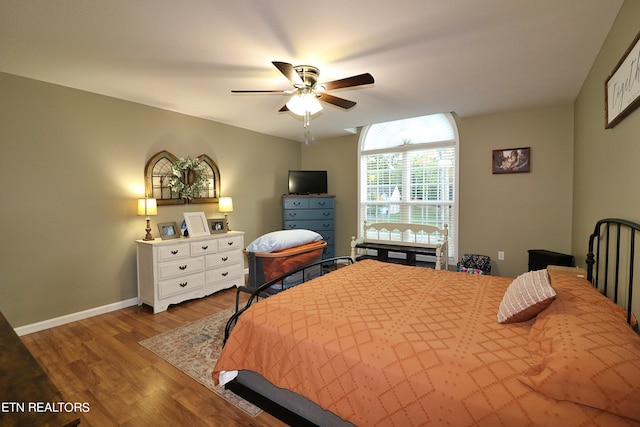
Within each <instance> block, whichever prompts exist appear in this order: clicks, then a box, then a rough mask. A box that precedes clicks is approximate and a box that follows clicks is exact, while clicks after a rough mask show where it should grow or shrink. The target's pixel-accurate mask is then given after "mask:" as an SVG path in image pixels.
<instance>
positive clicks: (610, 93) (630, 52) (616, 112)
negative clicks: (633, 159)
mask: <svg viewBox="0 0 640 427" xmlns="http://www.w3.org/2000/svg"><path fill="white" fill-rule="evenodd" d="M639 40H640V33H638V35H637V36H636V38H635V39H634V40H633V42H631V46H629V48H628V49H627V51H626V52H625V53H624V55H622V59H620V62H618V65H616V67H615V68H614V69H613V71H612V72H611V75H610V76H609V77H608V78H607V80H606V81H605V83H604V91H605V125H604V127H605V128H607V129H609V128H612V127H614V126H615V125H617V124H618V123H620V121H622V119H624V118H625V117H626V116H628V115H629V113H631V112H632V111H633V110H635V109H636V108H638V106H640V74H639V73H638V58H640V43H639V42H638V41H639Z"/></svg>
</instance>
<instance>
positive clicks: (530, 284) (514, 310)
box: [498, 270, 556, 323]
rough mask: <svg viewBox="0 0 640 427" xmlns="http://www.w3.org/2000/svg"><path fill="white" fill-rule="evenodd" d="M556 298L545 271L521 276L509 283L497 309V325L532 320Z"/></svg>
mask: <svg viewBox="0 0 640 427" xmlns="http://www.w3.org/2000/svg"><path fill="white" fill-rule="evenodd" d="M555 297H556V292H555V291H554V290H553V288H552V287H551V283H549V275H548V273H547V270H536V271H530V272H528V273H524V274H521V275H520V276H518V277H516V279H515V280H514V281H513V282H511V284H510V285H509V287H508V288H507V290H506V292H505V293H504V297H502V302H501V303H500V307H499V309H498V323H517V322H525V321H527V320H530V319H533V318H534V317H536V315H537V314H538V313H540V312H541V311H542V310H544V309H545V308H547V307H548V306H549V304H551V303H552V302H553V300H554V299H555Z"/></svg>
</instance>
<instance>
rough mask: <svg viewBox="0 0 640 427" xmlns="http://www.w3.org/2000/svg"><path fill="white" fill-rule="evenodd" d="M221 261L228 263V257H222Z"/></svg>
mask: <svg viewBox="0 0 640 427" xmlns="http://www.w3.org/2000/svg"><path fill="white" fill-rule="evenodd" d="M221 259H222V261H223V262H224V261H229V257H228V256H223V257H222V258H221Z"/></svg>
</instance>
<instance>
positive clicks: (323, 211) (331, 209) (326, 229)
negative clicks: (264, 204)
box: [282, 194, 336, 258]
mask: <svg viewBox="0 0 640 427" xmlns="http://www.w3.org/2000/svg"><path fill="white" fill-rule="evenodd" d="M335 198H336V196H332V195H329V194H321V195H309V196H303V195H293V194H292V195H284V196H282V228H283V229H285V230H295V229H306V230H312V231H315V232H317V233H320V234H321V235H322V238H323V239H324V240H325V242H327V246H326V247H325V249H324V254H323V258H332V257H334V256H335V255H334V241H335V234H334V230H335Z"/></svg>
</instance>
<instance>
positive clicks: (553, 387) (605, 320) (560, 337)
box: [519, 291, 640, 421]
mask: <svg viewBox="0 0 640 427" xmlns="http://www.w3.org/2000/svg"><path fill="white" fill-rule="evenodd" d="M559 295H560V291H559ZM602 298H604V297H602ZM614 305H615V304H613V303H611V304H610V306H609V307H607V306H606V305H605V304H593V303H585V302H581V301H578V302H576V301H573V300H561V299H558V300H557V301H556V302H555V303H554V304H553V306H552V307H549V308H548V309H547V310H546V311H545V312H543V313H541V314H540V315H539V316H538V317H537V318H536V321H535V323H534V324H533V326H532V328H531V332H530V334H529V349H530V351H531V355H532V360H531V367H530V368H529V370H528V371H527V372H526V373H525V374H524V375H523V376H521V377H520V378H519V379H520V381H521V382H523V383H524V384H526V385H528V386H529V387H531V388H532V389H533V390H535V391H536V392H538V393H541V394H544V395H545V396H548V397H551V398H553V399H556V400H568V401H571V402H575V403H579V404H582V405H587V406H590V407H593V408H597V409H601V410H603V411H606V412H610V413H613V414H617V415H620V416H623V417H628V418H631V419H634V420H636V421H640V404H638V396H640V336H638V335H637V334H636V333H635V332H634V331H633V330H632V329H631V328H630V327H629V325H627V324H626V323H625V321H624V319H622V318H621V317H620V315H619V313H617V312H615V311H614V310H611V308H612V307H611V306H614Z"/></svg>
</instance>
